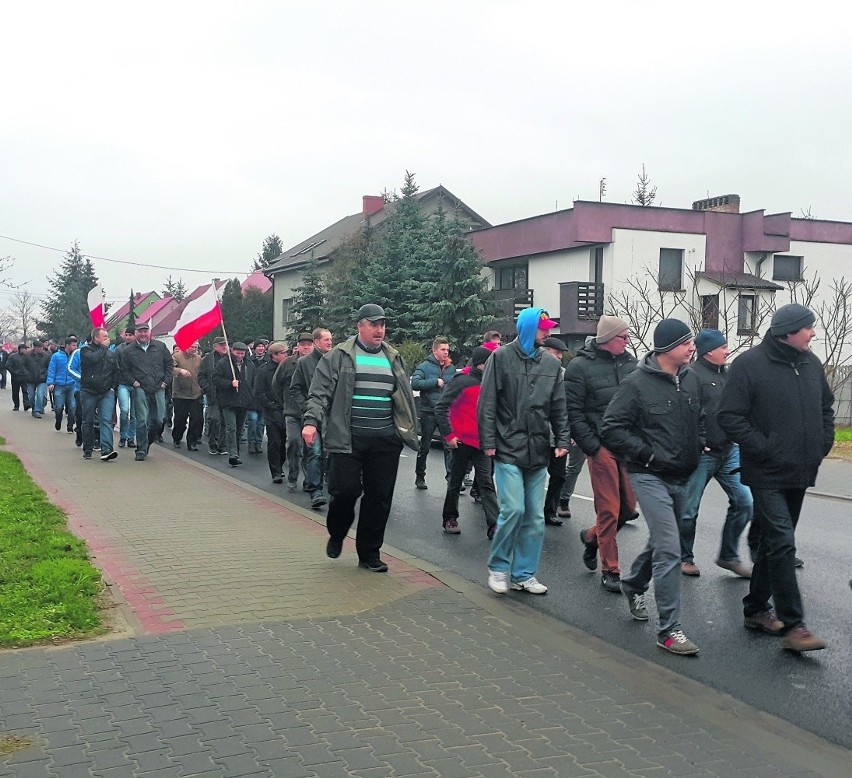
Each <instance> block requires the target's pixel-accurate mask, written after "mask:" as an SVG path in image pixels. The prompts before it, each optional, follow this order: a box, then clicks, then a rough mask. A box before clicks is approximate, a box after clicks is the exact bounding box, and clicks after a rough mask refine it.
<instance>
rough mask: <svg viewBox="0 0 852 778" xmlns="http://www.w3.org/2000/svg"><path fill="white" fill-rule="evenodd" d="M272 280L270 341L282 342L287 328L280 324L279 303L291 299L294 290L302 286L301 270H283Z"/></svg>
mask: <svg viewBox="0 0 852 778" xmlns="http://www.w3.org/2000/svg"><path fill="white" fill-rule="evenodd" d="M272 278H273V284H274V289H273V299H274V301H275V310H274V311H273V318H272V339H273V340H284V336H285V335H286V334H287V327H286V326H285V325H284V324H283V323H282V322H281V301H282V300H283V299H285V298H288V297H293V295H294V294H295V292H294V291H293V290H294V289H298V288H299V287H300V286H302V283H303V281H302V271H301V270H285V271H284V272H282V273H276V274H275V275H274V276H272Z"/></svg>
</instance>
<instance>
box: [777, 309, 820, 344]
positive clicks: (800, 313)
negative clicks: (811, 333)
mask: <svg viewBox="0 0 852 778" xmlns="http://www.w3.org/2000/svg"><path fill="white" fill-rule="evenodd" d="M815 321H816V316H815V315H814V312H813V311H812V310H811V309H810V308H806V307H805V306H804V305H799V304H798V303H790V304H789V305H782V306H781V307H780V308H779V309H778V310H777V311H775V313H773V314H772V322H771V324H770V325H769V331H770V332H771V333H772V334H773V335H774V336H775V337H776V338H783V337H784V336H785V335H789V334H790V333H791V332H797V331H798V330H800V329H802V327H809V326H810V325H811V324H813V323H814V322H815Z"/></svg>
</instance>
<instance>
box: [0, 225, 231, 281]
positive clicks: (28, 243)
mask: <svg viewBox="0 0 852 778" xmlns="http://www.w3.org/2000/svg"><path fill="white" fill-rule="evenodd" d="M0 238H2V239H3V240H11V241H13V242H14V243H23V244H24V245H25V246H35V247H36V248H40V249H47V250H48V251H58V252H59V253H60V254H64V253H66V251H67V249H59V248H56V247H55V246H45V245H44V244H42V243H32V242H31V241H28V240H21V239H20V238H11V237H9V236H8V235H0ZM80 256H81V257H86V258H87V259H99V260H101V261H102V262H115V263H116V264H117V265H134V266H135V267H153V268H156V269H157V270H179V271H181V272H182V273H204V274H206V275H211V274H213V273H216V274H219V275H232V276H241V275H246V271H245V270H234V271H231V270H197V269H196V268H193V267H170V266H169V265H153V264H151V263H148V262H131V261H130V260H127V259H112V258H111V257H98V256H95V255H94V254H84V253H82V252H81V253H80Z"/></svg>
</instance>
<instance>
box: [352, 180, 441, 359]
mask: <svg viewBox="0 0 852 778" xmlns="http://www.w3.org/2000/svg"><path fill="white" fill-rule="evenodd" d="M417 190H418V187H417V184H416V183H415V181H414V175H413V174H412V173H409V172H406V174H405V184H404V185H403V188H402V196H401V197H400V198H398V199H397V200H396V201H395V203H394V205H395V208H394V210H393V213H392V214H391V215H390V216H389V217H388V219H387V221H386V222H385V223H384V225H383V233H382V239H381V240H380V241H376V242H375V245H374V249H375V250H374V251H370V252H369V253H368V255H367V259H366V262H365V266H364V281H363V286H362V288H361V289H360V290H359V292H360V294H359V297H360V300H361V302H360V303H359V305H363V304H364V303H377V304H378V305H381V306H382V307H383V308H384V309H385V312H386V313H387V315H388V324H389V326H388V339H389V340H392V341H393V342H394V343H401V342H402V341H404V340H419V339H422V338H424V337H425V336H426V334H427V333H425V332H423V330H422V327H418V321H417V315H416V309H417V306H418V304H419V302H420V301H421V299H422V294H423V289H422V283H421V281H420V271H421V269H422V265H423V259H424V256H425V253H426V217H425V215H424V214H423V212H422V209H421V207H420V203H419V201H418V200H417V198H416V197H415V195H416V194H417Z"/></svg>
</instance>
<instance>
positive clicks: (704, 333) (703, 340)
mask: <svg viewBox="0 0 852 778" xmlns="http://www.w3.org/2000/svg"><path fill="white" fill-rule="evenodd" d="M727 342H728V339H727V338H726V337H725V336H724V335H723V334H722V333H721V332H719V330H713V329H707V330H701V332H699V333H698V334H697V335H696V336H695V354H696V356H699V357H703V356H704V355H705V354H706V353H707V352H708V351H713V350H715V349H717V348H719V346H724V345H725V344H726V343H727Z"/></svg>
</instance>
